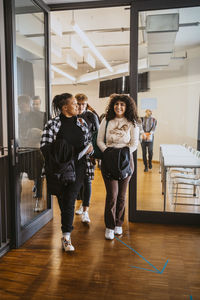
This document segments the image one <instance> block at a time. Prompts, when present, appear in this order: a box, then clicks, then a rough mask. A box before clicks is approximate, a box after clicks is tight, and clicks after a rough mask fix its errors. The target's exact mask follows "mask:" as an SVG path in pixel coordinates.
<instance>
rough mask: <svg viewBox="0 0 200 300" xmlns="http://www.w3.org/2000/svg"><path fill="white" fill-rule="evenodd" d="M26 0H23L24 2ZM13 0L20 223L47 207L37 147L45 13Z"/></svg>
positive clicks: (42, 105)
mask: <svg viewBox="0 0 200 300" xmlns="http://www.w3.org/2000/svg"><path fill="white" fill-rule="evenodd" d="M25 2H26V3H25ZM25 2H22V1H20V0H16V1H15V6H16V16H15V17H16V56H17V61H16V64H17V92H16V94H17V96H16V103H15V114H16V115H15V119H16V123H15V127H16V137H17V141H18V194H19V197H18V198H19V199H20V211H21V225H22V226H24V225H25V224H27V223H29V222H30V221H31V220H32V219H34V218H35V217H36V216H38V214H39V213H41V212H42V211H44V210H45V209H46V208H47V195H46V185H45V178H44V176H43V174H42V168H43V157H42V154H41V152H40V150H39V146H40V138H41V134H42V130H43V126H44V123H45V122H46V111H45V96H46V95H45V39H44V13H43V12H42V11H41V10H40V8H39V7H38V6H35V5H34V4H33V2H32V1H30V0H28V1H25Z"/></svg>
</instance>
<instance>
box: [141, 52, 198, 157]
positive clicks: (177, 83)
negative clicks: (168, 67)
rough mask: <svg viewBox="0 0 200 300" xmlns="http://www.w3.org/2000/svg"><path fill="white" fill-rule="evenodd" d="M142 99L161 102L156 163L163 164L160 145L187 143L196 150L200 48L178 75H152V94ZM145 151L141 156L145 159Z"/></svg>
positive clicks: (156, 112) (155, 111) (156, 114)
mask: <svg viewBox="0 0 200 300" xmlns="http://www.w3.org/2000/svg"><path fill="white" fill-rule="evenodd" d="M141 98H157V102H158V107H157V109H156V110H154V111H153V116H155V118H156V119H157V121H158V124H157V129H156V133H155V142H154V160H159V145H160V144H165V143H167V144H183V143H186V144H188V145H191V146H192V147H194V148H196V146H197V135H198V112H199V99H200V48H196V49H193V50H190V51H188V59H187V60H185V61H184V64H183V66H182V67H181V69H180V70H178V71H162V72H161V71H157V72H151V73H150V91H149V92H147V93H139V97H138V111H139V115H140V116H143V115H144V110H141V109H140V100H141ZM140 148H141V147H139V151H138V155H139V157H141V149H140Z"/></svg>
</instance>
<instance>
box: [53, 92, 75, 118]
mask: <svg viewBox="0 0 200 300" xmlns="http://www.w3.org/2000/svg"><path fill="white" fill-rule="evenodd" d="M72 97H73V96H72V94H69V93H63V94H60V95H56V96H55V97H54V98H53V101H52V109H53V112H54V114H55V115H56V116H57V115H59V114H60V112H61V110H62V107H63V106H64V105H66V104H68V100H69V99H70V98H72Z"/></svg>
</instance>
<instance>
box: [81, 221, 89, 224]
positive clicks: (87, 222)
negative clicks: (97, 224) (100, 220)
mask: <svg viewBox="0 0 200 300" xmlns="http://www.w3.org/2000/svg"><path fill="white" fill-rule="evenodd" d="M81 222H82V223H86V224H89V223H90V222H91V221H90V220H88V221H86V220H81Z"/></svg>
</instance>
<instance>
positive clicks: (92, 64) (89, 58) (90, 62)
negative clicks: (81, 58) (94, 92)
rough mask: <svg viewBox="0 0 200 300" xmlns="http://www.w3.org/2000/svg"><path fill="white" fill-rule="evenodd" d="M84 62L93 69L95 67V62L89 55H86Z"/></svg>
mask: <svg viewBox="0 0 200 300" xmlns="http://www.w3.org/2000/svg"><path fill="white" fill-rule="evenodd" d="M85 60H86V62H87V63H88V65H90V66H91V67H92V68H93V69H94V68H95V67H96V60H95V58H94V57H93V56H92V55H91V54H90V53H88V54H87V56H86V59H85Z"/></svg>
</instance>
